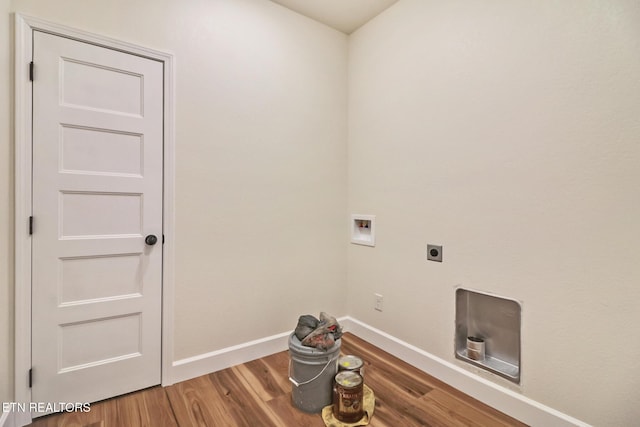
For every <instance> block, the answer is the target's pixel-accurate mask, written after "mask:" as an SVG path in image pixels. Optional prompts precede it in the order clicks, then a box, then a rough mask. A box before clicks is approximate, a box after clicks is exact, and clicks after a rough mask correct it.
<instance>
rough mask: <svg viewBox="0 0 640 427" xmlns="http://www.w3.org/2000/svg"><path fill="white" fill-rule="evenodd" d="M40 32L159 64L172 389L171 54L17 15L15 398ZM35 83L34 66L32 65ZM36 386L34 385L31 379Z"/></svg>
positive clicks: (27, 263)
mask: <svg viewBox="0 0 640 427" xmlns="http://www.w3.org/2000/svg"><path fill="white" fill-rule="evenodd" d="M34 30H39V31H43V32H47V33H51V34H55V35H59V36H62V37H67V38H71V39H75V40H79V41H83V42H87V43H91V44H95V45H99V46H103V47H107V48H111V49H116V50H120V51H124V52H128V53H132V54H135V55H139V56H143V57H147V58H151V59H154V60H158V61H161V62H163V64H164V117H163V119H164V124H163V131H164V164H163V167H164V179H163V180H164V182H163V234H164V237H165V242H164V245H162V251H163V270H162V385H164V386H166V385H170V384H173V378H172V372H171V368H172V363H173V324H174V322H173V306H174V298H173V295H174V245H173V243H174V221H175V217H174V146H175V144H174V139H175V135H174V120H175V118H174V117H175V116H174V114H175V112H174V68H173V67H174V58H173V55H172V54H168V53H165V52H160V51H157V50H153V49H148V48H144V47H140V46H136V45H133V44H130V43H126V42H122V41H119V40H115V39H112V38H109V37H104V36H100V35H96V34H92V33H89V32H86V31H81V30H76V29H74V28H70V27H66V26H63V25H58V24H54V23H51V22H47V21H44V20H41V19H39V18H34V17H30V16H25V15H21V14H16V15H15V227H14V228H15V366H14V372H15V377H14V379H15V396H14V399H15V401H16V402H24V403H29V402H31V389H30V388H29V380H28V373H29V369H30V368H31V236H30V234H29V217H30V216H31V212H32V203H31V196H32V195H31V188H32V187H31V186H32V178H31V177H32V163H31V154H32V130H31V123H32V119H33V116H32V85H31V81H30V79H29V68H30V67H29V63H30V62H31V58H32V49H33V46H32V37H33V36H32V34H33V31H34ZM35 78H38V77H37V64H36V65H35ZM36 381H37V379H36ZM13 415H15V416H16V422H17V425H25V424H29V423H30V422H31V415H30V414H29V413H26V414H20V413H16V414H13Z"/></svg>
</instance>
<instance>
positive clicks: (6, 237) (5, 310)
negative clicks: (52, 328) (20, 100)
mask: <svg viewBox="0 0 640 427" xmlns="http://www.w3.org/2000/svg"><path fill="white" fill-rule="evenodd" d="M12 29H13V25H12V24H11V17H10V16H9V0H0V206H2V208H0V401H7V400H11V398H12V396H13V209H12V207H13V160H12V157H13V143H12V135H13V133H12V132H13V131H12V129H13V126H12V124H11V121H12V120H13V113H12V112H11V111H12V105H13V104H12V103H13V98H12V97H13V89H12V87H13V85H12V84H11V81H12V80H11V79H12V78H13V69H12V68H11V66H10V65H11V64H12V61H11V55H12V52H13V47H12V46H13V45H12V40H13V37H12Z"/></svg>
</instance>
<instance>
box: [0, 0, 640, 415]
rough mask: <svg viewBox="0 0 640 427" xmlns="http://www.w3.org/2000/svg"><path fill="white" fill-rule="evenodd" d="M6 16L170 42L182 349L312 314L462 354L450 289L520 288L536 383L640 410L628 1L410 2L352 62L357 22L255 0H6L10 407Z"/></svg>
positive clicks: (4, 267) (8, 317)
mask: <svg viewBox="0 0 640 427" xmlns="http://www.w3.org/2000/svg"><path fill="white" fill-rule="evenodd" d="M150 5H152V6H151V7H150ZM8 11H17V12H21V13H25V14H28V15H33V16H37V17H40V18H43V19H48V20H51V21H53V22H57V23H61V24H67V25H70V26H73V27H77V28H80V29H85V30H88V31H91V32H95V33H99V34H103V35H107V36H111V37H115V38H118V39H122V40H125V41H129V42H132V43H138V44H140V45H143V46H148V47H151V48H156V49H160V50H165V51H169V52H172V53H174V54H175V57H176V99H177V103H176V167H177V168H176V207H177V209H176V215H177V218H176V220H177V221H176V236H177V241H176V249H177V250H176V254H177V258H176V301H175V304H176V325H175V327H176V331H175V332H176V337H175V355H176V357H175V358H176V359H180V358H184V357H189V356H193V355H198V354H201V353H205V352H208V351H212V350H216V349H220V348H224V347H226V346H230V345H234V344H238V343H242V342H246V341H248V340H251V339H254V338H259V337H264V336H267V335H271V334H275V333H279V332H282V331H285V330H288V329H290V328H292V327H293V324H294V323H295V321H296V319H297V316H298V315H299V314H301V313H307V312H308V313H316V312H317V311H319V310H321V309H322V310H327V311H330V312H332V313H334V314H336V315H341V314H347V313H348V314H350V315H352V316H354V317H356V318H358V319H360V320H362V321H364V322H366V323H369V324H371V325H373V326H376V327H378V328H380V329H382V330H384V331H386V332H388V333H390V334H392V335H395V336H397V337H399V338H401V339H403V340H405V341H408V342H410V343H412V344H414V345H416V346H418V347H420V348H423V349H425V350H426V351H428V352H430V353H433V354H435V355H437V356H439V357H442V358H444V359H445V360H449V361H453V362H455V360H454V358H453V348H452V347H453V327H454V311H453V308H454V286H457V285H461V286H465V287H470V288H474V289H480V290H483V291H489V292H495V293H497V294H500V295H505V296H508V297H512V298H516V299H518V300H520V301H522V303H523V331H522V333H523V348H522V349H523V355H522V365H523V367H522V392H523V393H524V394H525V395H526V396H529V397H531V398H533V399H535V400H538V401H540V402H542V403H545V404H548V405H550V406H552V407H554V408H557V409H559V410H561V411H563V412H566V413H568V414H570V415H572V416H575V417H577V418H580V419H583V420H585V421H587V422H590V423H594V424H596V425H631V424H632V423H633V422H635V420H636V419H638V418H639V417H640V409H639V408H638V406H637V405H636V404H635V402H637V401H638V400H640V395H639V390H638V387H637V379H638V378H640V344H639V343H640V341H638V340H637V339H635V338H634V335H633V325H636V324H638V322H639V321H640V314H638V310H637V306H638V303H637V302H638V300H640V287H638V285H637V283H638V280H639V279H640V272H639V271H638V267H637V266H638V265H640V259H639V257H640V255H639V254H640V243H639V242H640V229H639V228H638V227H637V219H638V218H639V217H640V215H639V214H640V199H639V198H638V197H637V183H638V182H639V180H640V176H639V175H640V169H639V168H638V167H637V165H638V160H639V159H640V147H639V146H638V143H637V140H638V138H637V135H638V126H637V118H638V117H640V111H639V106H638V99H640V82H639V80H638V79H637V76H638V75H639V72H640V47H639V45H638V40H640V25H638V22H640V10H639V8H638V5H637V2H634V1H632V0H617V1H610V2H598V1H580V0H569V1H566V2H561V3H560V2H556V1H552V0H545V1H542V2H523V1H518V2H497V1H488V2H471V1H466V2H465V1H452V2H442V1H427V0H402V1H400V2H399V3H398V4H396V5H395V6H393V7H392V8H391V9H389V10H388V11H387V12H385V13H384V14H383V15H381V16H380V17H378V18H377V19H375V20H374V21H373V22H371V23H370V24H368V25H366V26H365V27H363V28H362V29H361V30H359V31H357V32H356V33H355V34H354V35H353V36H352V37H351V38H350V39H349V44H348V49H349V59H348V63H347V38H346V36H344V35H343V34H341V33H338V32H335V31H333V30H330V29H328V28H326V27H324V26H322V25H320V24H316V23H314V22H312V21H309V20H307V19H305V18H302V17H300V16H298V15H295V14H294V13H292V12H289V11H288V10H286V9H283V8H280V7H279V6H277V5H275V4H272V3H271V2H267V1H260V0H215V1H211V0H207V1H205V0H190V1H188V2H172V1H168V0H162V1H160V2H158V1H154V2H151V1H150V0H134V1H124V0H117V1H111V2H102V3H97V2H85V1H80V0H60V1H57V2H42V1H38V0H12V2H11V4H9V0H0V14H3V15H4V16H5V19H3V20H0V58H1V59H0V65H1V66H2V67H3V69H2V72H0V76H2V77H0V132H1V134H0V171H2V172H0V174H1V175H0V204H2V205H3V206H6V207H7V209H2V210H0V263H1V264H0V400H10V399H11V398H12V395H13V393H12V381H11V380H10V379H11V378H12V371H13V361H12V353H13V338H12V331H13V303H12V301H13V288H12V283H13V268H12V263H13V258H12V257H13V255H12V248H13V241H12V237H11V236H12V234H13V218H12V211H13V196H12V187H13V178H12V174H13V167H12V161H13V160H12V156H13V151H12V148H11V147H12V143H11V138H10V135H11V133H10V121H11V120H12V115H11V112H10V111H11V105H12V104H11V102H12V101H11V100H10V95H11V93H12V91H11V89H10V88H11V85H12V83H11V80H10V78H11V77H10V76H11V75H12V73H11V69H12V68H11V67H12V64H11V61H10V60H9V58H10V56H11V46H12V40H13V39H12V37H11V38H10V37H9V34H10V33H9V22H10V21H9V18H7V13H8ZM121 11H127V12H126V13H123V12H121ZM347 66H348V67H349V69H348V73H347ZM347 74H348V82H347V78H346V76H347ZM347 83H348V84H349V87H348V88H347ZM347 93H348V96H349V101H350V103H349V110H348V117H349V129H348V131H349V149H348V155H347V148H346V147H347V143H346V135H347V122H346V119H347V104H346V100H347V98H346V95H347ZM347 161H348V168H349V169H348V170H349V172H348V173H349V175H348V184H349V195H348V203H347V194H346V191H345V186H346V182H347ZM347 204H348V207H349V211H350V212H354V213H364V214H366V213H371V214H376V215H377V227H378V230H377V246H376V247H375V248H368V247H363V246H354V245H349V249H348V256H347V250H346V249H345V247H346V245H345V243H344V242H346V240H347V239H346V225H345V220H346V217H347V215H346V214H347V210H346V209H345V206H347ZM427 243H440V244H443V245H444V263H442V264H436V263H428V262H426V261H425V248H426V244H427ZM347 262H348V266H349V268H348V277H349V278H348V292H347V291H346V289H347ZM374 292H378V293H381V294H383V295H384V297H385V301H384V311H383V312H382V313H380V312H376V311H374V310H373V293H374ZM347 294H348V296H349V305H348V307H346V306H345V305H344V304H343V301H344V299H343V298H342V297H343V296H345V295H347ZM455 363H457V362H455Z"/></svg>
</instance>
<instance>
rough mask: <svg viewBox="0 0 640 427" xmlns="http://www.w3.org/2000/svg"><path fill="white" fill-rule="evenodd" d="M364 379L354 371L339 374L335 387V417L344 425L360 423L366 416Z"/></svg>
mask: <svg viewBox="0 0 640 427" xmlns="http://www.w3.org/2000/svg"><path fill="white" fill-rule="evenodd" d="M363 386H364V383H363V381H362V377H361V376H360V375H359V374H357V373H355V372H352V371H342V372H338V374H337V375H336V377H335V384H334V386H333V415H334V416H335V417H336V418H337V419H338V421H342V422H344V423H354V422H357V421H359V420H360V419H361V418H362V416H363V415H364V406H363V402H362V399H363V396H364V388H363Z"/></svg>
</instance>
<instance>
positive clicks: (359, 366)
mask: <svg viewBox="0 0 640 427" xmlns="http://www.w3.org/2000/svg"><path fill="white" fill-rule="evenodd" d="M342 371H351V372H355V373H357V374H358V375H360V376H361V377H362V378H363V379H364V362H363V361H362V359H360V358H359V357H358V356H352V355H347V356H342V357H341V358H340V359H338V372H342Z"/></svg>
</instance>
